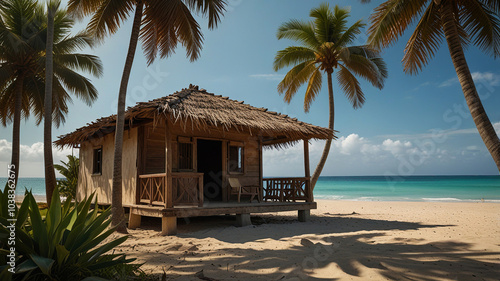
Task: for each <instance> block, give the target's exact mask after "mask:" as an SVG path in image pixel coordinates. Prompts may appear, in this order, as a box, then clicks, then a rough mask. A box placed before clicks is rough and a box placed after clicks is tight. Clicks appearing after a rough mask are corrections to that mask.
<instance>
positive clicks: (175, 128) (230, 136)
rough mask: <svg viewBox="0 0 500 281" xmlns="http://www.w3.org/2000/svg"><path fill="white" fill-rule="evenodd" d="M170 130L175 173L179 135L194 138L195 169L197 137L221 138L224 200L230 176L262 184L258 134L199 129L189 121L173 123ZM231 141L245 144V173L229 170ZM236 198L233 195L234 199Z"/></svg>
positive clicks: (244, 181)
mask: <svg viewBox="0 0 500 281" xmlns="http://www.w3.org/2000/svg"><path fill="white" fill-rule="evenodd" d="M168 127H169V131H170V132H171V134H170V136H169V139H170V141H171V142H172V150H173V155H172V171H173V172H174V173H175V172H176V171H178V170H177V168H178V167H177V165H178V159H177V142H178V139H179V137H181V138H183V137H184V138H191V139H192V140H193V144H194V145H193V146H194V154H193V155H194V157H195V163H194V171H196V169H197V163H196V155H197V152H196V141H197V139H208V140H219V141H222V157H223V158H222V179H223V182H222V189H223V190H222V191H223V199H224V201H226V200H228V199H229V195H230V194H229V192H228V188H229V184H228V178H229V177H237V178H239V180H240V183H241V184H242V185H259V186H260V184H261V183H260V177H259V175H260V165H259V163H260V150H259V138H258V137H257V136H251V135H250V134H249V133H248V132H247V133H241V132H237V131H236V130H231V131H229V132H221V131H220V130H218V129H216V128H209V129H206V130H205V129H199V128H196V126H194V125H193V124H192V123H190V122H187V123H186V124H180V123H176V124H172V123H169V125H168ZM230 142H239V143H242V144H244V164H243V167H244V171H243V173H231V172H229V171H228V167H227V163H228V145H229V143H230ZM234 199H235V198H234V197H233V198H232V200H234Z"/></svg>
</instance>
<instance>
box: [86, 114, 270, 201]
mask: <svg viewBox="0 0 500 281" xmlns="http://www.w3.org/2000/svg"><path fill="white" fill-rule="evenodd" d="M165 127H167V128H168V133H166V132H165ZM209 128H210V127H209ZM179 138H181V139H182V141H186V139H190V140H191V141H192V143H193V158H194V159H193V169H192V170H190V171H186V170H179V169H178V140H179ZM198 139H207V140H219V141H222V156H221V157H222V180H223V182H222V192H223V197H222V198H223V201H228V200H234V199H235V198H230V192H228V190H227V189H228V187H229V185H228V182H227V181H228V178H229V177H237V178H238V179H239V180H240V183H241V184H242V185H258V186H260V185H261V180H262V171H261V161H262V160H261V153H262V149H261V146H260V142H259V138H258V136H252V135H250V134H249V132H238V131H237V130H230V131H229V132H228V131H225V132H223V131H220V130H219V129H216V128H213V129H207V130H205V129H198V128H196V127H194V126H192V124H191V123H190V122H187V123H186V124H184V123H183V124H181V123H176V124H173V123H171V122H168V124H167V125H165V123H164V122H162V121H160V122H157V123H156V124H153V123H152V122H150V123H146V124H144V125H141V126H140V127H134V128H132V129H129V130H126V131H125V134H124V143H123V164H122V165H123V170H122V173H123V203H124V204H127V205H133V204H137V203H138V202H139V201H138V199H139V198H138V196H137V192H136V190H137V188H138V184H139V183H138V180H137V179H138V176H139V175H146V174H157V173H166V172H167V171H166V170H165V167H166V166H167V163H171V167H170V168H171V169H170V171H169V172H170V173H178V172H183V173H185V172H193V173H196V172H197V160H196V155H197V154H196V149H197V140H198ZM166 142H168V143H169V147H168V148H167V147H166V145H165V143H166ZM230 142H234V143H239V144H242V145H243V147H244V163H243V168H244V169H243V172H242V173H235V172H229V171H228V165H227V161H228V146H229V143H230ZM97 147H102V148H103V157H102V167H103V168H102V174H101V175H93V174H92V165H93V150H94V149H95V148H97ZM113 151H114V134H107V135H104V136H102V137H100V138H95V139H92V140H90V141H86V142H83V143H82V144H81V148H80V163H81V164H80V177H79V180H78V189H77V198H78V200H81V199H82V198H84V197H87V196H89V195H90V194H91V193H92V192H94V191H95V192H96V194H97V196H98V200H99V203H101V204H111V193H112V192H111V185H112V173H113ZM167 151H170V152H171V153H168V154H169V156H170V157H171V160H170V161H169V160H168V159H167V158H166V154H167ZM167 170H169V169H167ZM166 185H168V183H167V184H166ZM167 197H168V196H167Z"/></svg>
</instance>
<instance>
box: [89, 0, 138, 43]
mask: <svg viewBox="0 0 500 281" xmlns="http://www.w3.org/2000/svg"><path fill="white" fill-rule="evenodd" d="M134 7H135V1H132V0H105V1H104V2H103V3H102V5H100V6H98V7H97V10H96V11H95V13H94V14H93V16H92V18H91V19H90V22H89V24H88V27H87V29H88V30H89V32H90V33H91V34H92V35H94V36H95V37H96V39H97V40H103V39H104V38H105V37H106V36H107V35H110V34H114V33H116V31H118V28H120V26H121V24H122V23H123V22H124V21H125V20H126V19H127V18H128V16H129V14H130V12H132V11H133V10H134Z"/></svg>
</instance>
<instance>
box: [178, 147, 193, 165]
mask: <svg viewBox="0 0 500 281" xmlns="http://www.w3.org/2000/svg"><path fill="white" fill-rule="evenodd" d="M177 147H178V150H179V151H178V153H179V155H178V156H179V163H178V164H179V170H192V169H193V144H192V143H187V142H179V143H178V146H177Z"/></svg>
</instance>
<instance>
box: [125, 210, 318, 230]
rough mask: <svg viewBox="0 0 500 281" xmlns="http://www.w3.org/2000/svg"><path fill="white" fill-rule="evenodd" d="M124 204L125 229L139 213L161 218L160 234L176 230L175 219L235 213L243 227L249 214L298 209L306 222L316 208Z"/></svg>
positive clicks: (137, 220) (138, 220) (133, 225)
mask: <svg viewBox="0 0 500 281" xmlns="http://www.w3.org/2000/svg"><path fill="white" fill-rule="evenodd" d="M127 207H129V208H130V217H129V228H136V227H139V226H140V224H141V217H142V216H147V217H161V218H162V234H164V235H173V234H176V232H177V223H176V220H177V218H184V217H199V216H215V215H226V214H229V215H232V214H235V215H236V216H237V221H238V222H240V224H241V225H242V226H243V225H247V224H249V222H250V214H252V213H272V212H288V211H299V213H298V216H299V220H300V221H306V220H307V218H308V216H309V213H310V210H311V209H316V208H317V204H316V202H260V203H257V202H255V203H244V202H242V203H237V202H209V203H204V204H203V207H191V206H190V207H174V208H163V207H159V206H148V205H129V206H127Z"/></svg>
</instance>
